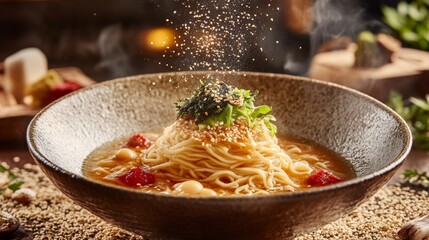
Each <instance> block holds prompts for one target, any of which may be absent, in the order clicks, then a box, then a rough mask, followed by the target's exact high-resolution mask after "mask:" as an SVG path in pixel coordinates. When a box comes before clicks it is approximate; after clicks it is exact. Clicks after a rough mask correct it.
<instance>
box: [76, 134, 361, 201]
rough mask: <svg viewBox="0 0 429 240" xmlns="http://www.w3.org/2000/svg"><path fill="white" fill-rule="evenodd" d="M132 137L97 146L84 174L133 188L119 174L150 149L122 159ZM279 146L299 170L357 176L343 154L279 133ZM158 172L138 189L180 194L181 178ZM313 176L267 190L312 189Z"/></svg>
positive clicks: (222, 191)
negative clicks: (302, 166)
mask: <svg viewBox="0 0 429 240" xmlns="http://www.w3.org/2000/svg"><path fill="white" fill-rule="evenodd" d="M144 135H145V136H146V137H147V138H148V139H149V140H151V141H152V142H155V140H156V139H157V138H158V137H159V136H160V135H161V131H152V132H146V133H144ZM128 138H129V137H123V138H120V139H117V140H114V141H112V142H108V143H106V144H104V145H103V146H101V147H99V148H97V149H95V150H94V151H93V152H92V153H91V154H90V155H89V156H88V157H87V159H86V160H85V161H84V164H83V167H82V171H83V174H84V176H86V177H88V178H91V179H94V180H96V181H100V182H103V183H107V184H113V185H119V186H123V187H128V188H129V186H127V185H126V184H124V183H122V182H121V181H119V180H118V176H119V175H121V174H123V173H125V172H127V171H128V170H130V169H131V168H133V167H141V166H143V165H144V164H143V163H142V161H141V159H142V158H144V155H145V151H146V150H141V149H139V148H129V149H130V150H132V151H133V152H134V153H135V155H134V157H123V158H121V159H118V157H117V156H116V155H117V153H118V151H119V150H120V149H123V148H124V146H125V145H126V143H127V140H128ZM278 145H279V146H280V147H281V149H283V150H284V152H285V153H286V154H287V155H289V156H290V158H291V159H292V160H293V164H296V165H297V166H295V169H298V170H299V165H300V164H302V163H305V164H308V165H309V166H310V167H311V169H313V171H316V170H319V169H325V170H328V171H329V172H331V173H333V174H334V175H335V176H337V177H339V178H341V180H342V181H344V180H348V179H351V178H354V177H355V173H354V171H353V169H352V167H351V166H350V165H349V164H348V163H347V162H346V161H345V160H344V159H343V158H342V157H341V156H339V155H338V154H336V153H334V152H332V151H329V150H327V149H325V148H323V147H321V146H318V145H317V144H314V143H312V142H310V141H306V140H301V139H297V138H290V137H286V136H278ZM144 167H148V166H144ZM149 168H150V166H149ZM154 175H155V177H156V182H155V183H153V184H149V185H144V186H138V187H136V188H137V189H139V190H142V191H145V192H149V193H161V194H172V195H177V194H176V193H175V192H174V186H175V184H178V183H179V182H178V181H172V180H171V179H169V177H168V176H166V174H164V173H162V172H158V171H156V170H155V171H154ZM309 176H310V174H309V173H302V174H291V176H290V179H291V180H292V181H293V182H294V183H296V184H297V185H298V186H297V187H294V188H293V189H291V188H288V186H285V187H284V188H278V187H277V188H276V190H271V191H267V193H276V192H289V191H302V190H305V189H309V188H311V187H312V186H310V185H308V183H307V179H308V178H309ZM201 183H202V184H203V186H204V188H208V189H211V190H213V191H215V192H216V194H217V195H218V196H231V195H242V194H241V193H240V194H237V193H236V191H235V189H234V188H225V187H220V186H216V185H214V184H210V183H207V182H201ZM248 194H254V193H248ZM243 195H245V194H243Z"/></svg>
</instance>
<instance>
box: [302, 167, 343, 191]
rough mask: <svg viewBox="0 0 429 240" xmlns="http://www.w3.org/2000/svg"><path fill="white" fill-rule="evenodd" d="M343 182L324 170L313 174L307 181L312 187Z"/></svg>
mask: <svg viewBox="0 0 429 240" xmlns="http://www.w3.org/2000/svg"><path fill="white" fill-rule="evenodd" d="M341 181H342V180H341V179H340V178H339V177H337V176H335V175H334V174H332V173H331V172H329V171H326V170H324V169H320V170H317V171H315V172H313V173H312V174H311V175H310V177H309V178H308V179H307V183H308V184H309V185H311V186H317V187H320V186H326V185H330V184H334V183H338V182H341Z"/></svg>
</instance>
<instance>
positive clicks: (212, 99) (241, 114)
mask: <svg viewBox="0 0 429 240" xmlns="http://www.w3.org/2000/svg"><path fill="white" fill-rule="evenodd" d="M256 95H257V93H252V92H250V91H249V90H245V89H238V88H235V87H232V86H230V85H228V84H226V83H224V82H215V83H206V82H201V84H200V86H198V87H197V88H196V89H195V91H194V94H193V95H192V96H191V97H190V98H186V99H183V100H180V101H179V102H177V103H176V108H177V115H178V117H180V118H185V119H195V120H196V122H197V124H198V127H199V128H200V129H202V128H205V127H207V126H215V125H217V124H220V125H223V126H226V127H229V126H231V125H232V124H233V122H234V121H235V120H238V119H244V120H245V121H246V122H247V124H248V126H249V127H253V126H255V125H257V124H260V123H262V122H263V123H265V125H266V126H267V128H268V129H270V131H271V132H272V134H273V135H274V134H276V132H277V128H276V126H275V125H274V124H273V123H272V121H275V120H276V119H275V118H274V116H273V115H269V114H268V113H269V112H270V111H271V107H270V106H267V105H261V106H255V105H254V102H255V98H256Z"/></svg>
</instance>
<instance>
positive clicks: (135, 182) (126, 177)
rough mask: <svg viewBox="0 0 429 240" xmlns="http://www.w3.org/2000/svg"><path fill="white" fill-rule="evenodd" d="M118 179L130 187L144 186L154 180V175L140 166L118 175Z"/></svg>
mask: <svg viewBox="0 0 429 240" xmlns="http://www.w3.org/2000/svg"><path fill="white" fill-rule="evenodd" d="M118 179H119V181H121V182H122V183H124V184H125V185H127V186H130V187H137V186H144V185H147V184H152V183H154V182H155V175H153V174H152V173H150V172H148V171H147V170H146V169H144V168H142V167H134V168H131V169H130V170H128V172H126V173H124V174H122V175H120V176H119V177H118Z"/></svg>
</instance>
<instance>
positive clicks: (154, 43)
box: [144, 28, 176, 50]
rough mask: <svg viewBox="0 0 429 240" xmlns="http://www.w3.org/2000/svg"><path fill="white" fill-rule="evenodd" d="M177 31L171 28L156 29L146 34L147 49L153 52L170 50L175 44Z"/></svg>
mask: <svg viewBox="0 0 429 240" xmlns="http://www.w3.org/2000/svg"><path fill="white" fill-rule="evenodd" d="M175 34H176V33H175V31H174V30H173V29H170V28H154V29H150V30H148V31H147V32H146V34H145V38H144V39H145V43H146V46H147V48H149V49H152V50H164V49H169V48H170V47H172V46H173V44H174V36H175Z"/></svg>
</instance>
